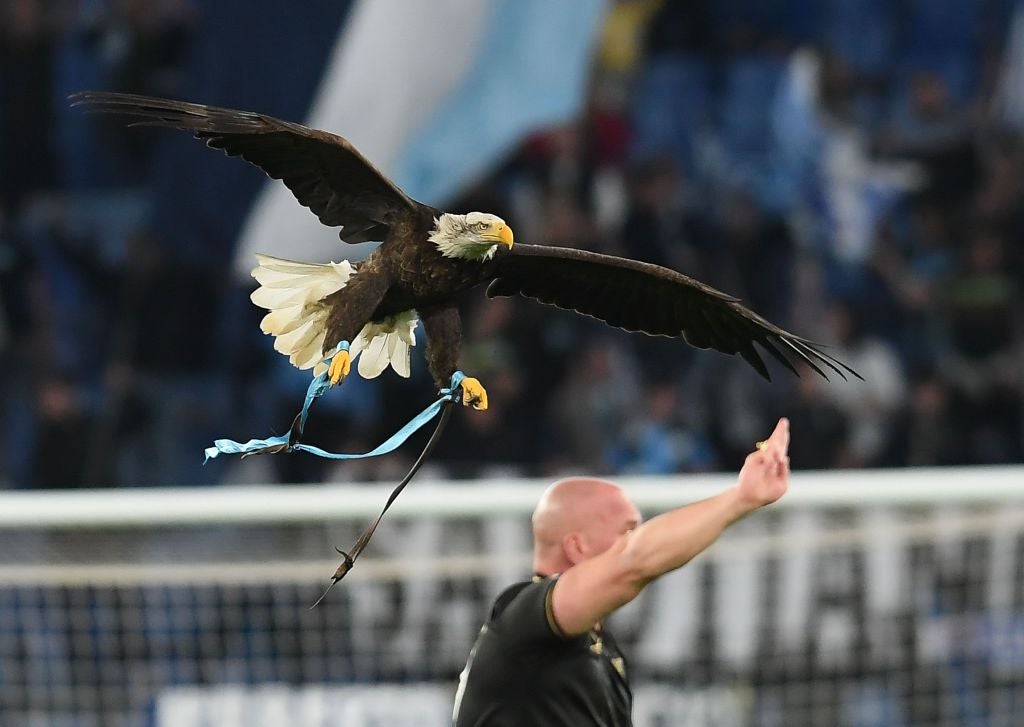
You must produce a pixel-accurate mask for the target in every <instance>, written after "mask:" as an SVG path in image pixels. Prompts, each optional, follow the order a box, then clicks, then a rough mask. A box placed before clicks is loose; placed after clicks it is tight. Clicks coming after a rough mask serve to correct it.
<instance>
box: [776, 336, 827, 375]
mask: <svg viewBox="0 0 1024 727" xmlns="http://www.w3.org/2000/svg"><path fill="white" fill-rule="evenodd" d="M779 340H780V341H782V342H783V343H784V344H786V345H787V346H789V347H790V348H791V349H793V351H795V352H796V354H797V356H798V357H799V358H800V360H801V361H803V362H804V363H805V364H807V365H808V366H810V367H811V369H812V370H813V371H815V372H816V373H817V374H818V375H819V376H821V377H822V378H823V379H825V381H830V379H829V378H828V374H826V373H825V372H824V371H823V370H822V369H821V367H820V366H818V365H817V364H816V363H814V361H812V360H811V359H810V357H809V356H808V355H807V354H806V353H804V352H803V351H801V350H800V349H799V348H797V347H796V345H795V344H794V343H793V342H792V341H790V340H789V339H788V338H785V337H783V336H779Z"/></svg>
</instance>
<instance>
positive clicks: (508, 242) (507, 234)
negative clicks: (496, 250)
mask: <svg viewBox="0 0 1024 727" xmlns="http://www.w3.org/2000/svg"><path fill="white" fill-rule="evenodd" d="M494 235H495V237H496V238H497V242H499V243H501V244H502V245H505V246H506V247H509V248H511V247H512V241H513V235H512V228H511V227H509V226H508V225H506V224H505V223H504V222H503V223H501V224H500V225H498V226H497V228H495V229H494Z"/></svg>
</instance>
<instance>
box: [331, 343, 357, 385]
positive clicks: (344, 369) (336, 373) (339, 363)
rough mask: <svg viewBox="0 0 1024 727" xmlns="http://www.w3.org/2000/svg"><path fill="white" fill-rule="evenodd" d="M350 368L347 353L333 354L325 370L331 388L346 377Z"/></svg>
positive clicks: (350, 363) (350, 364)
mask: <svg viewBox="0 0 1024 727" xmlns="http://www.w3.org/2000/svg"><path fill="white" fill-rule="evenodd" d="M351 368H352V358H351V357H350V356H349V355H348V351H338V352H337V353H336V354H334V358H333V359H331V366H330V368H329V369H327V376H328V377H329V378H330V380H331V386H335V385H337V384H340V383H341V381H342V379H344V378H345V377H346V376H348V372H349V370H350V369H351Z"/></svg>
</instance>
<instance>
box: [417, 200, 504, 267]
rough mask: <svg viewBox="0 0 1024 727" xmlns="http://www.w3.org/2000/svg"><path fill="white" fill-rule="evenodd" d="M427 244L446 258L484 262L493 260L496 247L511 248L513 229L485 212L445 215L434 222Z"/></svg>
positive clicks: (495, 216)
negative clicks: (433, 246)
mask: <svg viewBox="0 0 1024 727" xmlns="http://www.w3.org/2000/svg"><path fill="white" fill-rule="evenodd" d="M430 241H431V242H432V243H434V244H435V245H437V249H438V251H440V253H441V254H442V255H444V256H445V257H452V258H459V259H460V260H476V261H478V262H483V261H484V260H490V259H491V258H492V257H494V253H495V252H497V250H498V246H499V245H505V246H506V247H512V228H511V227H509V226H508V225H506V224H505V220H503V219H501V218H500V217H498V216H497V215H491V214H487V213H486V212H470V213H469V214H468V215H453V214H448V213H447V212H446V213H444V214H442V215H441V216H440V217H438V218H436V219H435V220H434V230H433V232H431V234H430Z"/></svg>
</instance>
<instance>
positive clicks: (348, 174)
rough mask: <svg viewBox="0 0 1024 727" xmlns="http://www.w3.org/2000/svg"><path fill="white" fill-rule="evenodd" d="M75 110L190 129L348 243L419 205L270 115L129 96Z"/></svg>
mask: <svg viewBox="0 0 1024 727" xmlns="http://www.w3.org/2000/svg"><path fill="white" fill-rule="evenodd" d="M71 100H72V105H74V106H86V107H88V108H89V109H90V110H92V111H98V112H103V113H117V114H124V115H126V116H130V117H134V118H136V119H137V121H135V122H134V123H133V124H132V126H164V127H170V128H174V129H181V130H184V131H191V132H193V134H194V135H195V137H196V138H197V139H202V140H204V141H205V142H206V144H207V146H211V147H213V148H215V149H223V150H224V152H225V153H226V154H227V155H228V156H240V157H242V158H243V159H245V160H246V161H247V162H251V163H252V164H255V165H256V166H258V167H259V168H260V169H262V170H263V171H264V172H266V173H267V175H268V176H270V177H271V178H273V179H280V180H281V181H282V182H284V184H285V186H287V187H288V189H290V190H291V191H292V194H294V195H295V198H296V199H297V200H298V201H299V203H300V204H302V205H303V206H304V207H308V208H309V209H310V210H311V211H312V212H313V214H315V215H316V216H317V217H318V218H319V219H320V221H321V222H322V223H323V224H325V225H327V226H329V227H336V226H339V225H340V226H342V230H341V232H340V233H339V237H341V239H342V240H344V241H345V242H366V241H368V240H382V239H384V237H385V236H386V234H387V231H388V229H389V228H390V227H391V226H392V225H394V224H396V223H397V222H398V221H399V220H400V219H402V218H403V217H406V216H411V215H412V214H413V213H414V212H415V211H416V210H417V209H418V208H419V206H420V205H419V204H418V203H417V202H415V201H413V200H412V199H410V198H409V197H407V196H406V195H405V193H403V192H402V190H400V189H399V188H398V187H396V186H395V185H394V183H393V182H391V180H389V179H388V178H387V177H385V176H384V175H383V174H381V173H380V172H379V171H378V170H377V169H375V168H374V167H373V165H372V164H370V162H369V161H367V160H366V158H365V157H363V155H362V154H360V153H359V152H358V151H356V149H355V147H353V146H352V145H351V144H350V143H349V142H348V141H347V140H345V139H343V138H342V137H340V136H335V135H334V134H329V133H327V132H325V131H317V130H316V129H309V128H307V127H305V126H302V125H300V124H293V123H291V122H288V121H281V120H280V119H275V118H273V117H271V116H264V115H263V114H257V113H252V112H249V111H235V110H232V109H223V108H217V107H215V106H204V105H202V104H194V103H185V102H184V101H172V100H169V99H162V98H153V97H149V96H139V95H134V94H125V93H106V92H97V91H84V92H82V93H76V94H73V95H72V96H71Z"/></svg>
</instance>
